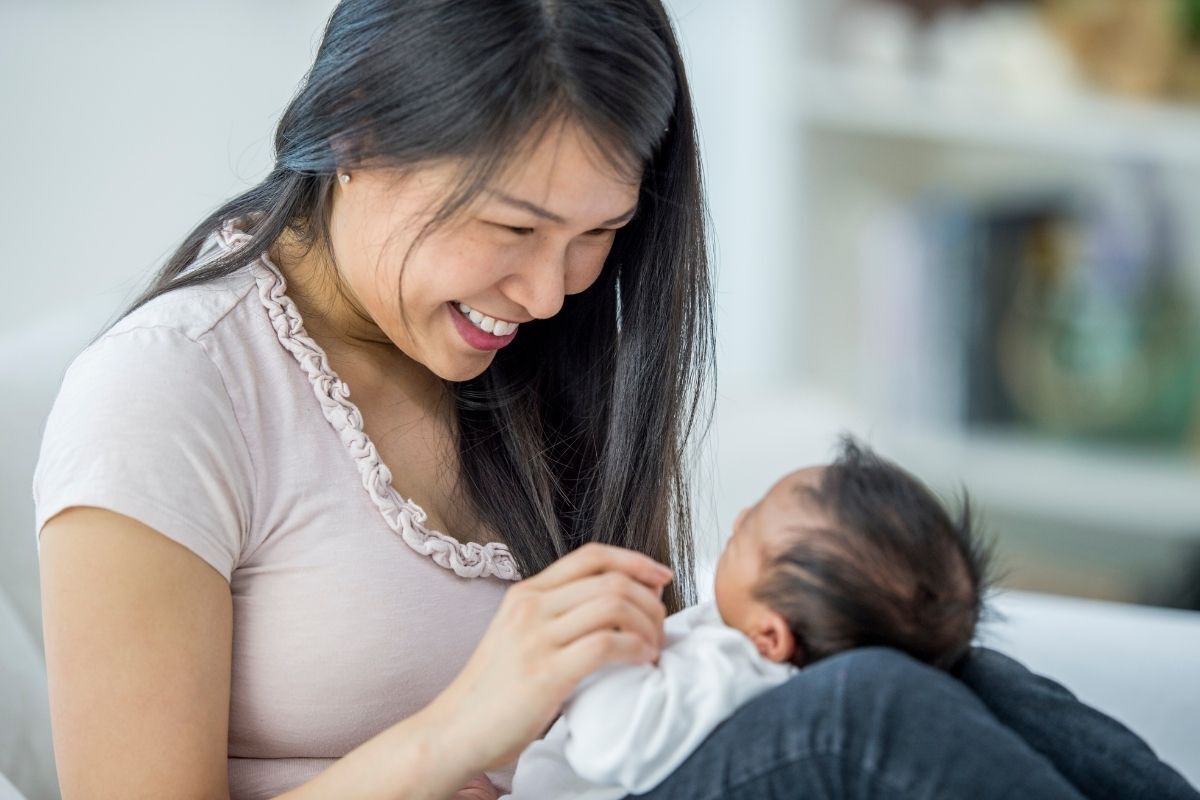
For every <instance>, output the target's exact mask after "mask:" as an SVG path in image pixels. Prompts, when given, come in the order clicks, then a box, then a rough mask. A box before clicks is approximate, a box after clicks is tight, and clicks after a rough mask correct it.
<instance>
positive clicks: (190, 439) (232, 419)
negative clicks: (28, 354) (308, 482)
mask: <svg viewBox="0 0 1200 800" xmlns="http://www.w3.org/2000/svg"><path fill="white" fill-rule="evenodd" d="M253 479H254V473H253V467H252V464H251V460H250V454H249V450H248V448H247V446H246V440H245V438H244V436H243V435H242V431H241V427H240V426H239V423H238V420H237V417H236V414H235V412H234V408H233V404H232V402H231V401H230V398H229V393H228V391H227V390H226V387H225V383H224V379H223V377H222V375H221V373H220V371H219V370H218V369H217V367H216V365H215V364H214V363H213V360H212V359H211V358H210V357H209V355H208V353H207V352H206V351H205V349H204V345H203V344H202V343H200V342H197V341H195V340H193V339H191V338H189V337H188V336H186V335H185V334H184V333H182V332H181V331H179V330H176V329H174V328H171V327H168V326H152V327H139V328H132V329H129V330H125V331H122V332H119V333H109V334H107V335H106V336H105V337H103V338H101V339H100V340H99V341H97V342H95V343H93V344H92V345H90V346H89V347H88V348H86V349H85V350H84V351H83V352H82V353H81V354H80V355H79V356H78V357H77V358H76V359H75V361H73V362H72V363H71V365H70V366H69V367H68V368H67V371H66V373H65V375H64V377H63V382H62V386H61V387H60V389H59V392H58V395H57V396H56V398H55V400H54V403H53V405H52V406H51V409H50V413H49V415H48V416H47V418H46V422H45V427H44V430H43V433H42V441H41V447H40V451H39V454H38V461H37V466H36V467H35V468H34V474H33V501H34V507H35V525H36V527H35V531H36V536H37V537H38V540H37V544H38V552H39V554H40V552H41V531H42V526H43V525H44V524H45V523H46V521H47V520H49V519H50V518H51V517H53V516H54V515H55V514H57V513H58V512H59V511H62V510H63V509H64V508H67V507H69V506H75V505H88V506H98V507H100V508H107V509H110V510H112V511H116V512H118V513H121V514H125V515H127V516H129V517H132V518H134V519H136V520H138V521H139V522H142V523H144V524H146V525H148V526H150V527H151V528H154V529H155V530H157V531H159V532H160V533H162V534H164V535H165V536H167V537H169V538H170V539H173V540H174V541H176V542H178V543H180V544H182V545H183V546H184V547H186V548H188V549H189V550H191V551H193V552H194V553H196V554H197V555H198V556H200V557H201V558H202V559H204V560H205V561H206V562H207V563H208V564H210V565H211V566H212V567H213V568H214V569H216V570H217V571H218V572H219V573H221V575H222V576H223V577H224V578H225V579H226V580H227V581H228V580H230V576H231V575H232V573H233V569H234V567H235V566H236V565H237V563H238V560H239V558H240V556H241V553H242V550H243V547H244V543H245V542H246V541H247V540H248V536H249V528H250V519H251V508H252V498H253Z"/></svg>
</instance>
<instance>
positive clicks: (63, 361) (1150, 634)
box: [0, 302, 1200, 800]
mask: <svg viewBox="0 0 1200 800" xmlns="http://www.w3.org/2000/svg"><path fill="white" fill-rule="evenodd" d="M112 312H113V304H112V303H111V302H109V303H105V304H99V303H93V304H92V305H90V306H86V307H80V308H74V309H69V310H66V311H64V312H62V313H60V314H59V315H57V316H55V317H53V318H48V319H46V320H45V321H44V322H43V323H41V324H39V325H38V326H36V328H34V329H31V330H27V331H21V332H20V333H19V335H14V336H8V337H5V338H3V339H0V374H3V375H4V376H5V378H4V380H5V381H6V383H5V385H4V386H3V387H2V389H3V391H4V397H5V398H6V400H5V402H6V405H7V407H8V408H9V411H8V413H6V414H4V415H0V425H2V426H3V439H2V441H3V442H4V443H5V452H6V453H7V454H8V456H9V457H8V458H7V459H5V461H4V464H3V465H2V466H0V470H2V472H0V520H2V522H3V524H2V525H0V720H2V721H3V724H0V800H9V798H10V797H20V794H18V792H20V793H22V794H24V796H25V797H26V798H28V800H43V799H44V798H54V797H58V787H57V780H56V776H55V772H54V766H53V753H52V748H51V739H50V728H49V713H48V700H47V691H46V679H45V662H44V658H43V654H42V636H41V618H40V611H39V592H38V581H37V575H38V572H37V557H36V550H35V547H34V532H33V503H32V498H31V496H30V480H31V476H32V472H33V466H34V463H35V461H36V457H37V448H38V444H39V442H40V438H41V430H42V424H43V422H44V420H45V415H46V412H47V411H48V410H49V407H50V404H51V402H52V400H53V398H54V396H55V394H56V392H57V389H58V386H59V383H60V381H61V379H62V373H63V371H64V370H65V368H66V366H67V364H68V363H69V362H70V361H71V360H72V359H73V358H74V357H75V355H76V354H77V353H78V352H79V350H80V349H81V348H82V347H83V345H84V344H85V343H86V342H87V341H88V340H89V339H90V337H91V336H92V334H94V333H95V332H96V331H97V330H98V329H99V328H100V327H101V326H102V325H103V323H104V322H105V321H106V320H107V319H108V318H109V316H110V314H111V313H112ZM762 421H763V417H762V415H761V414H757V413H749V414H747V413H725V414H722V415H719V416H718V421H717V425H716V428H715V435H716V439H715V443H716V445H717V447H716V453H717V459H718V460H717V465H718V467H720V469H719V475H720V477H721V480H719V481H717V482H716V485H717V487H718V489H717V492H716V493H715V495H712V497H713V498H714V502H715V505H716V510H717V511H718V513H717V515H716V516H717V518H718V519H719V520H721V524H727V522H728V520H729V519H731V518H732V515H733V513H734V512H735V511H736V509H737V507H738V506H739V505H740V504H743V503H745V502H749V501H751V500H753V499H754V498H755V497H756V496H757V494H759V493H761V491H762V489H764V488H765V486H766V485H767V482H768V481H769V479H771V478H772V476H775V477H777V476H778V474H779V473H780V471H781V470H782V469H783V468H786V467H787V466H788V465H791V466H796V465H797V464H795V459H796V458H798V457H799V456H798V452H799V451H798V449H797V446H796V443H795V442H794V441H790V440H789V439H788V437H787V436H774V437H763V436H761V431H759V430H757V429H756V426H758V425H761V423H762ZM828 445H829V442H828V441H823V442H821V443H820V448H821V449H822V450H827V449H828ZM707 555H708V558H707V559H706V561H705V562H704V563H705V564H711V552H710V553H708V554H707ZM710 572H711V569H710V567H707V566H702V571H701V581H702V584H703V581H704V578H705V575H706V574H708V573H710ZM702 593H703V590H702ZM996 605H997V607H998V608H999V609H1000V610H1001V611H1002V612H1004V613H1005V614H1007V615H1008V620H1007V621H1005V622H1001V623H998V624H996V625H995V626H994V627H991V628H988V629H986V630H984V631H983V641H984V642H985V643H988V644H992V645H993V646H996V647H997V648H998V649H1002V650H1004V651H1006V652H1008V653H1010V654H1012V655H1014V656H1015V657H1017V658H1018V659H1020V660H1022V661H1024V662H1025V663H1026V664H1028V665H1029V666H1030V667H1031V668H1032V669H1034V670H1035V671H1039V672H1042V673H1044V674H1047V675H1050V676H1052V677H1054V678H1056V679H1058V680H1060V681H1062V682H1063V683H1064V684H1066V685H1067V686H1068V687H1069V688H1071V689H1072V690H1073V691H1075V692H1076V694H1078V695H1079V697H1080V698H1081V699H1083V700H1085V701H1087V702H1089V703H1092V704H1093V705H1095V706H1097V707H1099V708H1101V709H1103V710H1104V711H1107V712H1108V713H1110V714H1112V715H1114V716H1116V717H1117V718H1118V719H1120V720H1122V721H1123V722H1125V723H1126V724H1127V725H1129V726H1130V727H1131V728H1133V729H1134V730H1135V731H1136V732H1138V733H1139V734H1141V735H1142V736H1143V737H1145V738H1146V739H1147V740H1148V741H1149V742H1150V744H1151V745H1152V746H1153V747H1154V748H1155V750H1156V751H1157V752H1158V753H1159V754H1160V756H1162V757H1163V758H1164V760H1166V761H1168V762H1169V763H1171V764H1172V765H1173V766H1175V767H1176V768H1177V769H1179V770H1180V771H1181V772H1182V773H1183V774H1184V775H1185V776H1186V777H1188V779H1189V780H1191V781H1192V782H1193V783H1200V677H1198V676H1200V613H1190V612H1178V611H1169V610H1163V609H1151V608H1143V607H1134V606H1124V605H1118V604H1111V603H1099V602H1094V601H1084V600H1074V599H1069V598H1061V597H1053V596H1049V595H1036V594H1027V593H1019V592H1011V593H1008V594H1005V595H1002V596H1000V597H999V598H998V599H997V601H996ZM5 776H6V777H7V781H5V780H4V777H5Z"/></svg>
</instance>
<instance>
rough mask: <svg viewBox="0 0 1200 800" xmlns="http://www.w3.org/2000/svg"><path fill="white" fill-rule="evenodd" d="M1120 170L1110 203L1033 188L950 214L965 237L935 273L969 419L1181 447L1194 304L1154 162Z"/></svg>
mask: <svg viewBox="0 0 1200 800" xmlns="http://www.w3.org/2000/svg"><path fill="white" fill-rule="evenodd" d="M1120 174H1121V175H1122V180H1120V181H1119V182H1118V183H1117V185H1115V186H1114V187H1113V188H1112V190H1111V191H1112V192H1114V193H1115V195H1114V196H1120V197H1121V198H1122V202H1120V204H1119V207H1117V208H1114V205H1115V204H1116V203H1117V201H1116V200H1114V201H1112V203H1107V202H1106V201H1105V198H1104V197H1103V196H1100V197H1093V198H1090V199H1089V200H1088V202H1083V201H1082V200H1081V199H1080V198H1078V197H1073V196H1071V195H1069V194H1064V195H1058V194H1051V195H1049V196H1047V195H1045V194H1041V193H1032V194H1028V195H1017V196H1015V197H1009V198H1002V199H998V200H992V201H986V202H979V203H976V204H974V206H973V208H971V209H970V210H969V211H966V212H964V211H963V210H962V208H961V207H960V209H959V210H956V211H955V212H954V214H955V216H956V217H957V218H958V219H959V221H958V222H956V223H954V224H955V225H957V226H959V227H960V229H962V230H963V231H964V232H965V242H966V243H967V244H966V246H960V247H959V248H958V249H957V250H956V251H945V252H943V253H942V254H941V257H940V258H939V260H940V261H941V262H942V263H941V266H940V268H939V272H941V274H943V275H944V276H946V277H947V278H948V279H949V280H948V282H947V283H946V284H945V285H946V286H956V287H957V290H956V291H957V292H958V293H959V295H960V296H959V297H958V299H957V301H955V305H957V306H958V307H960V308H962V309H964V312H963V316H962V318H961V319H960V320H959V321H958V322H955V323H953V326H954V328H956V329H958V330H961V331H963V332H964V333H965V340H964V341H963V354H964V360H965V375H964V379H965V382H966V389H967V391H966V397H965V401H966V402H965V407H964V409H963V413H964V415H965V418H966V422H967V423H968V424H970V425H973V426H985V427H992V428H994V427H997V426H1012V425H1017V426H1020V427H1026V428H1031V429H1033V430H1036V431H1039V432H1041V433H1043V434H1050V435H1054V436H1067V437H1071V438H1085V439H1095V440H1109V441H1121V442H1124V443H1128V444H1141V445H1151V446H1156V447H1167V448H1172V449H1178V448H1183V447H1186V446H1187V443H1188V440H1189V438H1190V436H1191V435H1193V426H1194V425H1195V423H1196V419H1195V408H1196V407H1197V404H1198V403H1200V316H1198V314H1197V309H1196V308H1195V307H1194V305H1193V304H1192V302H1191V300H1190V294H1189V292H1188V291H1187V289H1186V287H1185V286H1184V285H1183V279H1182V275H1181V272H1180V270H1181V269H1182V268H1183V267H1184V266H1185V265H1184V264H1183V263H1182V259H1181V258H1180V257H1179V255H1178V253H1177V247H1176V245H1177V242H1178V236H1177V234H1176V233H1175V231H1174V230H1173V229H1172V220H1171V217H1170V214H1169V211H1168V208H1167V206H1166V203H1165V201H1164V200H1163V199H1162V196H1161V193H1160V189H1159V186H1158V180H1157V179H1158V175H1157V173H1156V172H1154V171H1153V170H1151V169H1149V168H1146V167H1144V166H1141V165H1132V166H1130V167H1129V168H1127V169H1126V170H1125V171H1124V172H1122V173H1120ZM1129 198H1136V202H1130V201H1129ZM1131 208H1140V209H1141V213H1140V214H1138V215H1136V217H1137V218H1135V217H1134V216H1131V211H1130V209H1131ZM964 277H965V280H964ZM946 299H947V300H950V298H946Z"/></svg>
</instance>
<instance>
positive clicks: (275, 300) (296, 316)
mask: <svg viewBox="0 0 1200 800" xmlns="http://www.w3.org/2000/svg"><path fill="white" fill-rule="evenodd" d="M238 223H239V220H237V219H230V220H226V221H225V223H224V224H223V225H222V226H221V227H220V228H219V229H218V230H217V231H215V232H214V234H213V236H214V237H215V240H216V243H217V244H218V245H219V246H220V247H221V248H222V249H223V250H224V251H226V252H230V251H233V250H236V249H238V248H239V247H240V246H242V245H243V244H245V243H246V242H247V241H249V240H250V238H251V237H250V234H248V233H245V232H244V231H242V230H241V229H240V227H239V226H238ZM250 269H251V270H253V274H254V278H255V282H256V284H257V288H258V297H259V299H260V300H261V301H262V304H263V307H264V308H265V309H266V311H267V315H268V317H270V320H271V327H272V328H273V329H274V330H275V335H276V337H277V338H278V339H279V343H280V344H281V345H282V346H283V347H284V349H286V350H287V351H288V352H289V353H291V354H292V355H293V356H294V357H295V359H296V361H297V362H298V363H299V365H300V367H301V368H302V369H303V371H304V374H305V375H306V376H307V377H308V380H309V383H310V384H311V385H312V389H313V394H315V395H316V397H317V400H318V402H320V404H321V411H322V413H323V414H324V416H325V419H326V420H328V421H329V424H330V425H332V426H333V429H334V430H335V431H337V433H338V436H339V437H340V438H341V440H342V444H344V445H345V446H346V449H347V451H349V453H350V455H351V457H352V458H353V459H354V462H355V463H356V464H357V465H358V471H359V474H360V476H361V477H362V485H363V488H365V489H366V490H367V494H368V495H370V497H371V500H372V502H374V503H375V506H376V507H377V508H378V509H379V512H380V514H382V515H383V519H384V521H385V522H386V523H387V525H388V527H389V528H391V529H392V530H393V531H395V532H396V533H397V534H399V535H400V538H401V539H403V540H404V542H405V543H406V544H407V545H408V546H409V547H411V548H412V549H413V550H415V551H416V552H418V553H420V554H421V555H423V556H426V557H428V558H431V559H433V562H434V563H435V564H437V565H438V566H440V567H444V568H445V569H448V570H452V571H453V572H454V574H455V575H458V576H460V577H463V578H486V577H488V576H491V575H494V576H496V577H497V578H500V579H502V580H508V581H519V580H521V575H520V573H519V572H518V571H517V567H516V562H515V561H514V560H513V557H512V553H511V552H510V551H509V549H508V545H506V544H503V543H502V542H488V543H487V544H480V543H479V542H460V541H459V540H458V539H455V538H454V537H453V536H449V535H448V534H445V533H442V532H441V531H438V530H434V529H432V528H427V527H426V526H425V524H424V523H425V520H426V514H425V511H424V509H422V508H421V507H420V506H419V505H418V504H417V503H416V502H415V501H413V500H412V499H411V498H409V499H405V498H404V497H403V496H401V495H400V493H399V492H397V491H396V489H395V487H393V486H392V473H391V470H389V469H388V467H387V465H386V464H384V463H383V460H382V459H381V458H380V456H379V451H378V450H376V448H375V444H374V443H373V442H372V441H371V439H370V437H369V436H367V434H366V432H365V431H364V430H363V422H362V414H361V413H360V412H359V410H358V406H356V405H355V404H354V402H353V401H351V400H350V399H349V398H350V387H349V386H347V385H346V383H345V381H343V380H342V379H341V378H340V377H338V375H337V373H336V372H334V370H333V368H332V367H331V366H330V365H329V359H328V358H327V357H326V355H325V351H324V350H323V349H322V348H321V346H320V345H319V344H317V343H316V341H314V340H313V339H312V338H311V337H310V336H309V335H308V333H307V331H305V329H304V321H303V319H302V318H301V317H300V312H299V310H298V309H297V308H296V304H295V303H294V302H292V299H291V298H290V297H288V295H287V281H286V280H285V279H284V276H283V273H282V272H280V270H279V268H278V267H277V266H276V265H275V264H274V263H273V262H272V261H271V259H270V258H269V257H268V255H267V254H266V253H265V252H264V253H263V254H262V255H260V256H259V257H258V258H257V259H256V260H255V261H253V262H251V264H250Z"/></svg>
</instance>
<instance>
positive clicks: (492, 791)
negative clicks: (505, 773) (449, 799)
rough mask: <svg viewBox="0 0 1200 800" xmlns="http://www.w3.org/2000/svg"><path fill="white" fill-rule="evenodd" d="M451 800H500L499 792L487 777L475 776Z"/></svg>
mask: <svg viewBox="0 0 1200 800" xmlns="http://www.w3.org/2000/svg"><path fill="white" fill-rule="evenodd" d="M453 800H500V790H499V789H497V788H496V785H495V784H493V783H492V781H491V779H490V778H488V776H487V775H483V774H480V775H477V776H475V777H474V778H471V780H469V781H467V784H466V785H465V786H463V787H462V788H461V789H459V790H458V791H457V792H456V793H455V794H454V797H453Z"/></svg>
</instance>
